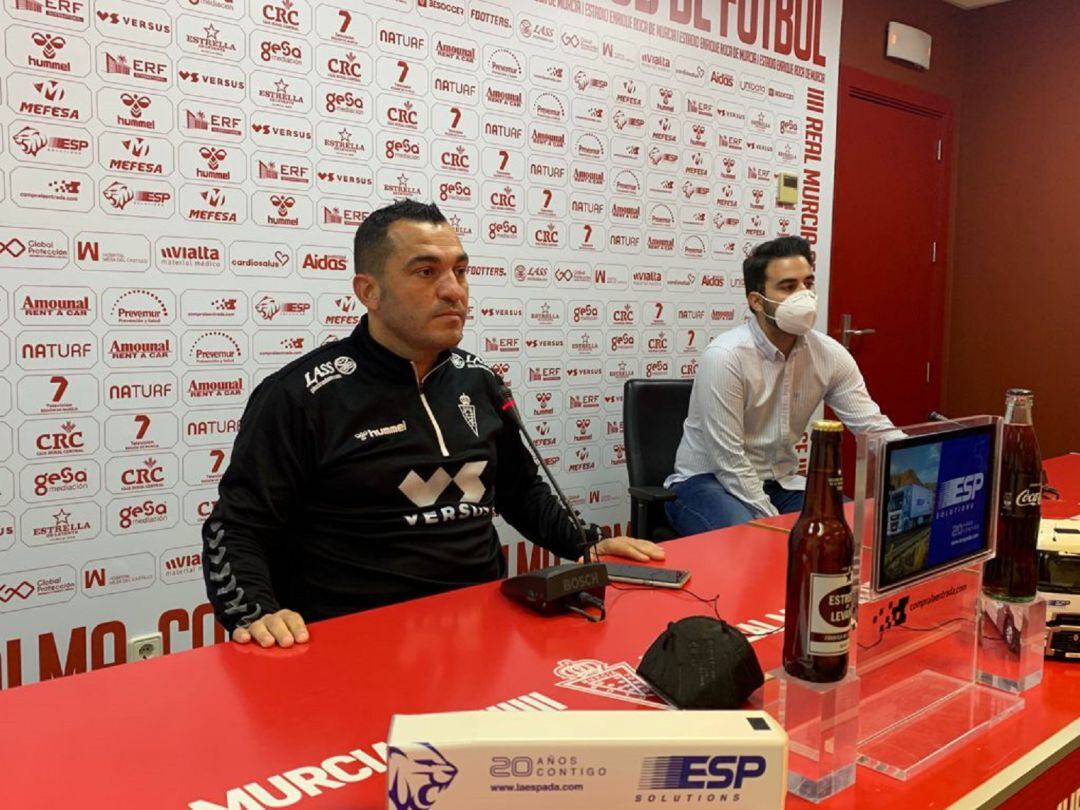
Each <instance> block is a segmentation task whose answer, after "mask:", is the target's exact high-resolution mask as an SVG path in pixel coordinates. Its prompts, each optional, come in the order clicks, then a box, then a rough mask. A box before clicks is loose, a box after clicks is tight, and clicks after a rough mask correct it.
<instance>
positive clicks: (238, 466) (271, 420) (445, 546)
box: [203, 201, 663, 646]
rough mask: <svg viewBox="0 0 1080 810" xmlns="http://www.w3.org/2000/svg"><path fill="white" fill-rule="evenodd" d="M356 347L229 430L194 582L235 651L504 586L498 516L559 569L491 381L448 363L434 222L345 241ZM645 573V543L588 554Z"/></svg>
mask: <svg viewBox="0 0 1080 810" xmlns="http://www.w3.org/2000/svg"><path fill="white" fill-rule="evenodd" d="M355 260H356V267H357V269H358V271H360V272H358V275H357V276H356V278H355V280H354V289H355V290H356V293H357V297H358V298H360V300H361V301H362V302H363V303H364V304H365V306H366V307H367V309H368V314H367V315H365V316H364V318H363V320H362V321H361V323H360V325H359V326H358V327H357V328H356V329H355V331H354V332H353V334H352V335H351V336H350V337H348V338H346V339H343V340H340V341H337V342H334V343H330V344H328V345H325V346H322V347H320V348H318V349H316V350H315V351H312V352H309V353H308V354H306V355H304V356H303V357H301V358H299V359H297V360H295V361H293V362H292V363H290V364H289V365H287V366H285V367H284V368H283V369H281V370H280V371H278V372H276V373H274V374H273V375H271V376H270V377H268V378H267V379H266V380H265V381H263V383H262V384H261V385H260V386H259V387H258V388H256V389H255V391H254V393H253V394H252V395H251V398H250V400H249V402H248V405H247V409H246V410H245V411H244V415H243V418H242V420H241V427H240V432H239V434H238V435H237V437H236V443H235V445H234V448H233V454H232V459H231V462H230V464H229V468H228V469H227V470H226V472H225V475H224V476H223V478H222V480H221V485H220V488H219V498H218V502H217V505H216V506H215V507H214V511H213V513H212V514H211V516H210V517H209V518H208V519H207V521H206V523H205V524H204V526H203V570H204V577H205V579H206V584H207V593H208V595H209V597H210V601H211V603H212V604H213V605H214V609H215V613H216V615H217V618H218V620H219V621H220V622H221V623H222V624H223V625H224V626H225V628H226V629H227V630H228V631H229V633H230V634H231V635H232V637H233V639H234V640H236V641H241V642H246V641H249V640H251V639H252V638H254V639H255V640H256V641H257V642H259V643H260V644H263V645H264V646H270V645H272V644H274V643H278V644H281V645H282V646H288V645H290V644H291V643H292V642H293V641H298V642H304V641H306V640H307V638H308V631H307V629H306V627H305V624H304V621H305V620H307V621H312V620H318V619H324V618H329V617H332V616H339V615H342V614H345V613H351V612H354V611H357V610H364V609H366V608H372V607H377V606H380V605H386V604H390V603H393V602H399V601H402V600H405V599H411V598H414V597H418V596H426V595H429V594H433V593H439V592H441V591H446V590H449V589H452V588H457V587H461V586H465V585H473V584H477V583H480V582H488V581H490V580H493V579H497V578H499V577H502V576H504V575H505V573H506V571H505V567H506V566H505V562H504V560H503V556H502V553H501V551H500V546H499V540H498V537H497V535H496V532H495V528H494V526H493V524H492V517H493V516H494V514H496V513H498V514H500V515H501V516H503V517H504V518H505V519H506V520H507V522H509V523H510V524H511V525H512V526H514V527H515V528H516V529H518V531H520V532H521V533H522V534H524V535H525V536H526V537H528V538H529V539H530V540H533V541H534V542H537V543H539V544H540V545H542V546H544V547H545V548H547V549H550V550H551V551H553V552H555V553H556V554H558V555H559V556H560V557H563V558H567V559H576V558H578V557H580V556H581V553H582V550H581V547H580V538H579V536H578V534H577V532H576V530H575V528H574V526H573V524H572V523H571V521H570V519H569V516H568V515H567V513H566V511H565V510H564V509H563V507H562V506H561V504H560V503H559V501H558V500H557V499H556V498H555V496H554V495H553V494H552V493H551V491H550V490H549V489H548V486H547V484H546V483H544V481H543V480H542V479H541V478H540V476H539V475H538V471H537V468H536V465H535V463H533V461H532V459H531V457H530V456H529V454H528V451H527V449H526V448H525V446H524V445H523V444H522V442H521V439H520V437H519V436H518V434H517V431H516V429H515V427H514V426H513V424H512V423H511V422H510V421H509V420H508V419H507V418H506V417H504V416H503V414H502V412H501V410H500V407H499V406H500V404H501V400H500V396H499V384H500V381H499V380H498V378H497V377H496V376H495V374H494V372H492V371H491V369H489V368H488V367H487V366H486V365H484V363H483V362H482V361H480V360H479V359H478V358H476V357H475V356H473V355H471V354H469V353H468V352H464V351H461V350H458V349H456V348H454V347H456V345H457V343H458V342H459V341H460V339H461V331H462V329H463V327H464V324H465V315H466V313H467V311H468V287H467V275H466V272H467V265H468V258H467V256H466V255H465V253H464V251H463V250H462V248H461V243H460V242H459V241H458V239H457V235H456V234H455V233H454V231H453V229H452V228H451V227H450V226H449V224H448V223H446V220H445V219H444V218H443V217H442V214H441V213H439V211H438V209H437V208H436V207H435V206H433V205H432V206H425V205H421V204H419V203H415V202H411V201H407V202H404V203H396V204H395V205H393V206H389V207H388V208H385V209H382V210H381V211H377V212H375V213H373V214H372V215H371V216H370V217H369V218H368V220H367V221H366V222H365V223H364V225H361V226H360V228H359V229H358V231H357V237H356V246H355ZM598 550H599V551H600V552H601V553H610V554H620V555H622V556H628V557H632V558H634V559H648V558H654V559H658V558H661V557H662V556H663V552H662V551H660V549H659V548H658V547H656V546H654V545H653V544H651V543H646V542H645V541H638V540H631V539H630V538H609V539H607V540H604V541H603V542H602V543H601V544H600V547H599V549H598Z"/></svg>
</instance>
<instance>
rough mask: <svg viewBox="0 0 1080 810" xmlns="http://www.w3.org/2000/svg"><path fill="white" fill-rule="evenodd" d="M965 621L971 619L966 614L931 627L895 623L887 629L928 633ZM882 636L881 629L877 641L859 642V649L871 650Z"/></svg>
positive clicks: (883, 633)
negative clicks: (869, 642)
mask: <svg viewBox="0 0 1080 810" xmlns="http://www.w3.org/2000/svg"><path fill="white" fill-rule="evenodd" d="M966 621H971V620H970V619H969V618H968V617H967V616H957V617H955V618H952V619H949V620H948V621H944V622H942V623H941V624H935V625H934V626H933V627H908V626H907V625H906V624H896V625H893V626H892V627H890V628H888V629H889V630H893V629H897V630H910V631H911V632H912V633H929V632H931V631H933V630H940V629H941V628H942V627H948V626H949V625H950V624H955V623H956V622H966ZM884 638H885V631H884V630H882V631H881V633H880V634H879V635H878V639H877V641H875V642H874V643H873V644H860V645H859V649H860V650H872V649H874V647H876V646H877V645H878V644H880V643H881V642H882V640H883V639H884Z"/></svg>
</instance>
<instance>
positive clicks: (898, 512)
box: [876, 425, 995, 589]
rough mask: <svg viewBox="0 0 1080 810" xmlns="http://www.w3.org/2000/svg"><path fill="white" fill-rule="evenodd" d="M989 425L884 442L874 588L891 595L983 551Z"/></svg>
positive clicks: (989, 499) (989, 497)
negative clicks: (897, 588)
mask: <svg viewBox="0 0 1080 810" xmlns="http://www.w3.org/2000/svg"><path fill="white" fill-rule="evenodd" d="M994 445H995V430H994V427H993V425H984V426H979V427H971V428H963V429H961V430H956V431H949V432H947V433H934V434H930V435H927V436H916V437H912V438H907V439H901V440H899V441H894V442H889V443H888V444H887V445H886V446H885V458H884V464H885V472H886V478H885V487H884V492H883V493H882V497H881V498H880V499H879V502H878V526H879V529H880V538H881V542H880V543H879V545H878V555H879V559H878V561H877V563H878V564H877V571H878V582H877V583H876V587H877V588H879V589H882V588H892V587H894V586H896V585H899V584H902V583H905V582H909V581H911V580H915V579H919V578H921V577H922V576H923V575H924V574H926V573H928V572H930V571H934V570H936V569H940V568H944V567H946V566H950V565H952V564H954V563H957V562H959V561H961V560H965V559H969V558H971V557H973V556H976V555H978V554H980V553H982V552H984V551H986V549H987V548H988V547H989V545H990V526H991V522H992V519H993V512H992V510H993V508H994V507H995V498H994V493H993V492H992V491H991V490H992V486H993V480H994V453H995V446H994Z"/></svg>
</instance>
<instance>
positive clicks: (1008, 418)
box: [1005, 397, 1035, 425]
mask: <svg viewBox="0 0 1080 810" xmlns="http://www.w3.org/2000/svg"><path fill="white" fill-rule="evenodd" d="M1031 408H1032V403H1031V399H1030V398H1029V397H1017V398H1015V399H1012V398H1010V399H1007V400H1005V422H1006V423H1007V424H1010V425H1033V424H1035V423H1034V421H1033V420H1032V417H1031Z"/></svg>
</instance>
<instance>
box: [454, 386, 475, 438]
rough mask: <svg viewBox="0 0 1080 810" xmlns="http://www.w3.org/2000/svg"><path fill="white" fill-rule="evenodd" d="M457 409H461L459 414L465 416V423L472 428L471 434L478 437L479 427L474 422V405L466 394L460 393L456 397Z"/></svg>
mask: <svg viewBox="0 0 1080 810" xmlns="http://www.w3.org/2000/svg"><path fill="white" fill-rule="evenodd" d="M458 410H459V411H461V415H462V416H463V417H464V418H465V423H466V424H467V425H468V426H469V429H470V430H472V432H473V435H474V436H476V437H477V438H480V429H479V428H478V427H477V424H476V406H475V405H473V404H472V400H471V399H470V398H469V395H468V394H462V395H461V396H460V397H458Z"/></svg>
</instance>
